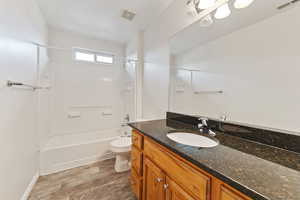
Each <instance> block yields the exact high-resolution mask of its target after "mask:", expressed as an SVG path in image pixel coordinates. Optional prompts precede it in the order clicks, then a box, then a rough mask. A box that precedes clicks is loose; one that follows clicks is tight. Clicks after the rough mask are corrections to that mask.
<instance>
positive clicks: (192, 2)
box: [186, 0, 300, 27]
mask: <svg viewBox="0 0 300 200" xmlns="http://www.w3.org/2000/svg"><path fill="white" fill-rule="evenodd" d="M231 1H233V0H188V1H187V3H186V5H187V6H188V8H189V11H188V13H189V14H191V13H192V16H194V17H195V16H197V15H200V16H201V14H202V16H201V17H202V19H201V20H200V22H199V24H200V26H202V27H208V26H210V25H211V24H213V22H214V21H213V18H212V14H213V12H215V14H214V18H215V19H224V18H226V17H228V16H229V15H230V14H231V10H230V7H229V4H230V5H232V4H231V3H230V2H231ZM294 1H300V0H294ZM253 2H254V0H234V3H233V6H234V8H236V9H242V8H246V7H248V6H249V5H251V4H252V3H253ZM215 10H216V11H215Z"/></svg>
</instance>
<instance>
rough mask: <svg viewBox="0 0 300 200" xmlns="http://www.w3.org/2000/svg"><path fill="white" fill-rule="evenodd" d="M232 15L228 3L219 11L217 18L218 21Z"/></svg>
mask: <svg viewBox="0 0 300 200" xmlns="http://www.w3.org/2000/svg"><path fill="white" fill-rule="evenodd" d="M230 14H231V11H230V9H229V5H228V3H226V4H224V5H222V6H221V7H219V8H218V9H217V12H216V14H215V18H216V19H224V18H226V17H228V16H229V15H230Z"/></svg>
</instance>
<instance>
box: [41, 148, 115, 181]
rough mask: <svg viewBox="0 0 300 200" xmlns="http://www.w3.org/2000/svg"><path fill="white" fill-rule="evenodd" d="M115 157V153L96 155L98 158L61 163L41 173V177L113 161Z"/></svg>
mask: <svg viewBox="0 0 300 200" xmlns="http://www.w3.org/2000/svg"><path fill="white" fill-rule="evenodd" d="M114 157H115V155H114V153H112V152H109V153H107V154H104V155H101V156H99V155H96V156H92V157H87V158H82V159H79V160H73V161H70V162H64V163H59V164H57V165H53V166H52V167H51V169H48V170H46V171H41V172H40V175H41V176H45V175H49V174H53V173H57V172H61V171H64V170H68V169H73V168H76V167H81V166H84V165H88V164H92V163H95V162H99V161H103V160H108V159H112V158H114Z"/></svg>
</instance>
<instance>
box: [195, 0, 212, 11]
mask: <svg viewBox="0 0 300 200" xmlns="http://www.w3.org/2000/svg"><path fill="white" fill-rule="evenodd" d="M215 3H216V0H200V2H199V5H198V8H200V9H202V10H204V9H207V8H210V7H212V6H213V5H215Z"/></svg>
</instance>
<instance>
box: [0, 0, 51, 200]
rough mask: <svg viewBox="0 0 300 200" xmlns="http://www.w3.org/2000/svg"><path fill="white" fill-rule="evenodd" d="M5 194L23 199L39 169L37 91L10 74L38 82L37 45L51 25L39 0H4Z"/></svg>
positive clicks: (1, 188)
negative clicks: (17, 84)
mask: <svg viewBox="0 0 300 200" xmlns="http://www.w3.org/2000/svg"><path fill="white" fill-rule="evenodd" d="M0 5H1V6H0V81H1V86H0V110H1V112H0V158H1V160H0V163H1V165H0V177H1V178H0V199H6V200H19V199H21V197H22V195H23V194H24V192H25V190H26V188H27V186H28V185H29V184H30V182H31V180H32V178H33V177H34V176H35V175H36V173H37V172H38V166H39V165H38V163H39V160H38V159H39V156H38V142H39V141H38V134H37V130H36V125H37V95H38V93H37V92H32V91H29V90H22V89H12V88H7V87H5V85H4V84H5V80H7V79H12V80H16V81H23V82H26V83H32V84H36V82H37V64H36V62H37V49H36V47H35V46H34V45H32V44H29V43H25V42H21V41H22V40H24V41H31V42H38V43H46V37H47V28H46V25H45V23H44V20H43V18H42V16H41V14H40V11H39V9H38V7H37V6H36V4H35V1H34V0H28V1H18V0H10V1H6V0H0Z"/></svg>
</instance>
